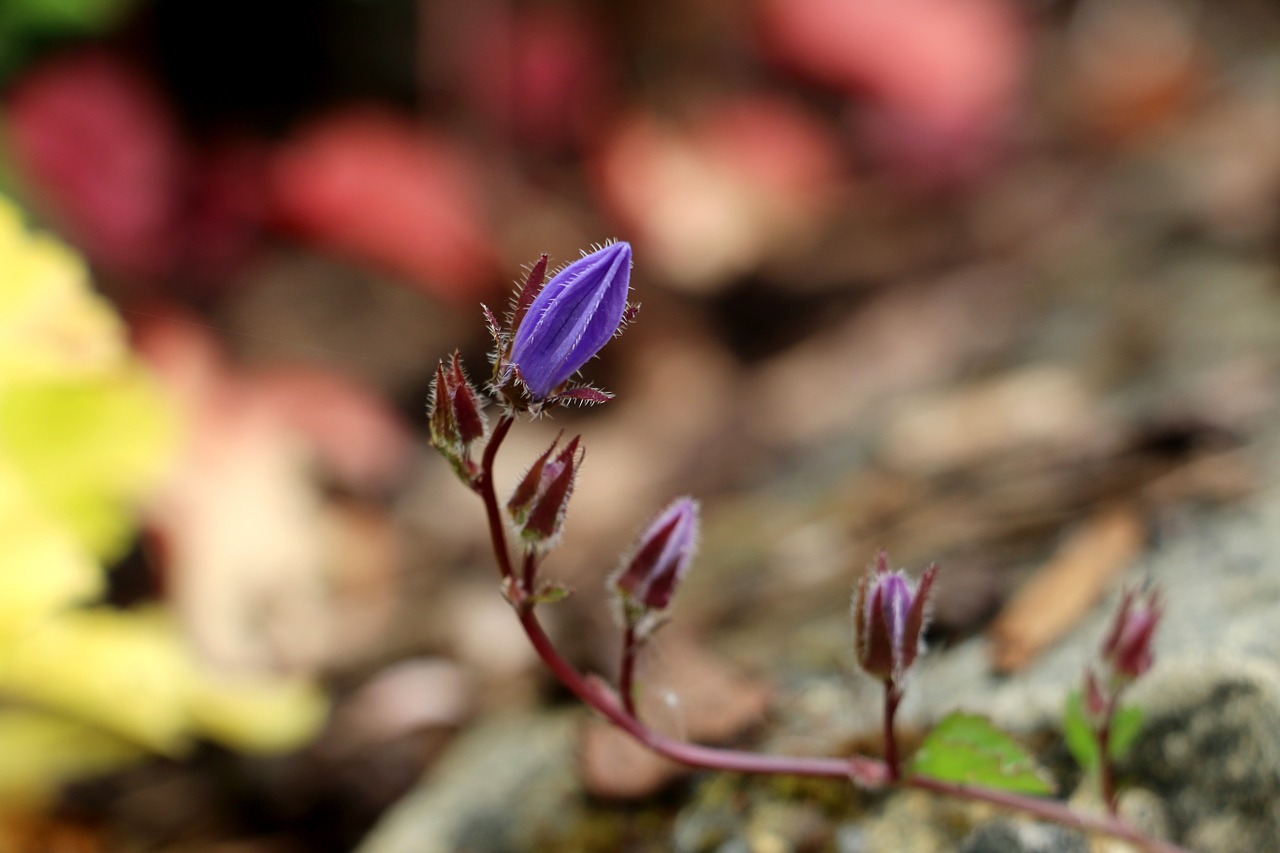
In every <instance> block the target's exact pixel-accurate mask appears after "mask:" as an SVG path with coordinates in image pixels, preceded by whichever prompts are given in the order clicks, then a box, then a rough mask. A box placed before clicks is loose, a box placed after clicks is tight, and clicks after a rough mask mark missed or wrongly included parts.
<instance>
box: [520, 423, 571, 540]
mask: <svg viewBox="0 0 1280 853" xmlns="http://www.w3.org/2000/svg"><path fill="white" fill-rule="evenodd" d="M561 435H563V433H561ZM559 443H560V436H556V440H555V441H553V442H552V443H551V446H550V447H548V448H547V449H546V451H544V452H543V454H542V455H541V456H539V457H538V458H537V459H536V460H534V463H533V464H532V465H531V466H529V470H528V471H526V472H525V475H524V477H522V478H521V479H520V482H519V484H517V486H516V488H515V491H514V492H513V493H512V494H511V499H510V500H508V501H507V511H508V512H510V513H511V519H512V521H513V522H514V523H515V526H516V528H517V530H518V531H519V533H520V536H521V538H522V539H524V540H525V541H526V543H528V544H530V545H534V546H539V547H546V546H549V545H550V544H551V543H552V542H553V541H554V540H555V539H556V537H558V536H559V534H560V529H561V527H562V526H563V525H564V518H565V514H566V513H567V512H568V508H569V498H570V497H571V496H572V494H573V484H574V479H575V478H576V477H577V474H578V466H579V465H580V464H581V463H582V456H583V454H582V452H581V450H580V443H581V436H574V438H573V440H572V441H570V442H569V443H568V444H567V445H565V446H564V447H563V448H561V449H560V450H559V452H557V447H558V445H559Z"/></svg>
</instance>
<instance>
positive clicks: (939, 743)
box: [910, 711, 1053, 794]
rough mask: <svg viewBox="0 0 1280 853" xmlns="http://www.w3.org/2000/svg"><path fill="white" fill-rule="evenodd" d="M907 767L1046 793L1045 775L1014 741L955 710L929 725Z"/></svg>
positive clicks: (934, 776) (1050, 788)
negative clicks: (928, 730)
mask: <svg viewBox="0 0 1280 853" xmlns="http://www.w3.org/2000/svg"><path fill="white" fill-rule="evenodd" d="M910 772H911V774H912V775H915V776H928V777H930V778H932V779H940V780H942V781H945V782H959V783H961V784H965V785H984V786H986V787H990V788H998V789H1000V790H1002V791H1017V792H1019V793H1024V794H1051V793H1053V785H1052V784H1051V783H1050V782H1049V779H1048V776H1047V774H1046V773H1045V772H1044V771H1043V770H1041V769H1040V767H1039V766H1038V765H1037V764H1036V762H1035V760H1034V759H1033V758H1032V757H1031V756H1030V755H1028V754H1027V752H1026V750H1024V749H1023V748H1022V747H1021V746H1020V745H1019V744H1018V742H1017V741H1015V740H1014V739H1013V738H1012V737H1010V736H1009V735H1007V734H1005V733H1004V732H1002V731H1000V730H999V729H997V728H996V727H995V726H993V725H991V722H990V721H989V720H987V719H985V718H983V717H980V716H978V715H976V714H966V713H962V712H959V711H957V712H955V713H953V714H950V715H948V716H947V717H946V718H945V719H944V720H943V721H942V722H940V723H938V725H937V726H936V727H935V728H934V730H933V731H932V732H930V733H929V736H928V737H927V738H925V741H924V743H923V744H922V745H921V746H920V749H919V750H917V752H916V754H915V757H914V758H913V759H912V760H911V767H910Z"/></svg>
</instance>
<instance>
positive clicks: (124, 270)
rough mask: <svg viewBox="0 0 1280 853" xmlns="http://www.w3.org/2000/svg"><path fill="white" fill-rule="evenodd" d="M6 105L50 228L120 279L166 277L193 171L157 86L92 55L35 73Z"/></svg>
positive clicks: (55, 61)
mask: <svg viewBox="0 0 1280 853" xmlns="http://www.w3.org/2000/svg"><path fill="white" fill-rule="evenodd" d="M5 106H6V113H7V115H6V118H7V128H8V136H9V139H10V143H11V146H12V150H13V156H14V160H15V162H16V164H17V165H18V166H19V168H20V169H21V170H22V172H23V173H24V174H25V175H27V176H29V179H30V181H31V184H32V189H33V191H34V192H35V194H36V195H37V197H38V199H39V201H40V202H41V205H42V206H43V207H44V208H45V211H46V213H47V215H48V216H49V217H50V219H51V220H53V222H54V223H55V224H56V225H57V226H58V227H59V228H60V229H61V230H62V231H63V232H64V233H65V234H66V235H67V236H68V237H69V238H70V239H71V240H72V241H73V242H75V243H76V244H77V245H79V246H80V247H81V248H83V249H84V250H85V252H86V253H87V254H88V255H89V256H90V257H91V258H92V259H93V260H94V261H95V262H96V263H98V264H100V265H102V266H103V267H104V268H106V269H108V270H109V271H111V272H113V273H116V274H119V275H124V276H130V277H133V276H138V277H152V276H156V275H158V274H161V273H163V272H165V271H167V270H168V269H169V267H170V265H171V264H172V262H173V242H172V238H173V226H174V223H175V221H176V207H175V205H176V199H177V194H176V188H177V186H178V184H179V182H180V181H181V179H182V175H183V171H184V168H185V165H184V162H183V152H182V145H181V142H180V140H179V139H178V136H177V132H176V130H175V128H174V124H173V120H172V118H171V116H170V115H169V113H168V110H167V109H166V107H165V105H164V103H163V102H162V101H161V99H160V97H159V95H158V94H157V93H156V92H155V91H154V90H153V88H152V87H151V85H150V83H149V81H147V79H146V78H145V77H143V76H142V75H141V74H140V73H139V72H137V71H136V70H134V69H133V68H131V67H130V66H129V65H127V64H126V63H125V62H124V61H122V60H120V59H118V58H116V57H113V56H111V55H110V54H108V53H105V52H102V51H98V50H83V51H78V52H75V53H66V54H60V55H58V56H55V57H53V58H52V59H50V60H48V61H46V62H44V63H42V64H40V65H37V66H35V67H34V68H33V69H32V70H30V71H28V72H27V73H26V74H25V75H23V76H22V77H21V78H20V79H19V80H18V81H17V82H16V83H15V84H14V86H13V88H12V89H11V90H10V92H9V94H8V97H7V98H6V101H5Z"/></svg>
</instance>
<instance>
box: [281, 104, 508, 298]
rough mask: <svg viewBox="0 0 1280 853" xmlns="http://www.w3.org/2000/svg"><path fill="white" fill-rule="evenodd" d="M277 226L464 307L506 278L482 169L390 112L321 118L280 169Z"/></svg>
mask: <svg viewBox="0 0 1280 853" xmlns="http://www.w3.org/2000/svg"><path fill="white" fill-rule="evenodd" d="M269 186H270V198H271V210H272V216H273V219H274V221H275V224H278V225H279V226H281V227H283V228H285V229H287V230H290V231H292V232H294V233H296V234H298V235H300V236H302V237H304V238H306V239H308V240H312V241H315V242H316V243H320V244H323V245H325V246H328V247H331V248H334V249H337V250H338V251H340V252H344V253H346V254H348V255H351V256H353V257H355V258H358V259H360V260H364V261H368V262H372V263H374V264H377V265H379V266H381V267H383V268H384V269H387V270H389V271H391V272H393V273H396V274H399V275H403V276H406V277H407V278H408V279H409V280H410V281H411V282H412V283H413V284H416V285H419V286H421V287H422V288H423V289H424V290H428V291H430V292H431V293H432V294H434V295H437V296H442V297H445V298H450V299H457V300H459V301H466V300H471V299H474V298H475V295H476V289H477V288H479V287H482V286H485V285H488V284H490V283H491V282H494V281H495V280H496V276H495V269H496V264H495V260H494V258H495V249H494V247H493V245H492V243H491V241H490V238H489V236H488V234H487V232H486V220H485V215H484V210H483V197H482V190H481V176H480V172H479V169H478V168H477V167H476V166H475V164H474V163H473V162H472V161H471V160H470V159H469V158H468V157H467V156H466V155H465V153H464V152H463V151H462V150H461V149H460V147H459V146H458V145H457V144H456V143H454V142H453V141H452V140H450V139H448V138H446V137H445V136H443V135H441V134H438V133H434V132H432V131H429V130H426V129H424V128H420V127H417V126H415V125H413V124H411V123H410V122H408V121H405V120H403V119H400V118H397V117H396V116H393V115H391V114H388V113H383V112H377V111H373V110H362V111H351V112H347V113H340V114H335V115H331V116H329V117H326V118H323V119H320V120H318V121H317V122H316V123H315V124H313V125H312V126H310V127H309V128H307V129H305V130H304V131H303V132H302V133H301V134H299V135H298V136H297V137H296V138H295V139H294V140H293V141H292V142H290V143H287V144H286V145H284V146H282V147H281V148H280V149H278V150H277V151H276V152H275V154H274V155H273V157H272V161H271V164H270V183H269Z"/></svg>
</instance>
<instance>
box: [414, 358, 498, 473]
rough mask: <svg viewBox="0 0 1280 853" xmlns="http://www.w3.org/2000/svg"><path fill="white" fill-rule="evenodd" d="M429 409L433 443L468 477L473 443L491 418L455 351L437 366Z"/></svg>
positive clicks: (479, 436)
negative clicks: (485, 412) (446, 363)
mask: <svg viewBox="0 0 1280 853" xmlns="http://www.w3.org/2000/svg"><path fill="white" fill-rule="evenodd" d="M428 411H429V414H430V424H431V444H432V446H433V447H435V448H436V449H437V450H439V451H440V453H441V454H442V455H443V456H444V457H445V458H446V459H448V460H449V462H450V464H452V465H453V466H454V469H455V470H457V471H458V474H459V476H461V477H463V478H464V479H467V478H469V477H470V476H471V475H472V474H473V473H474V472H473V471H472V470H471V468H472V465H471V460H470V452H471V445H472V444H474V443H475V442H477V441H479V440H480V439H482V438H484V435H485V432H486V431H487V430H488V421H487V420H486V419H485V415H484V409H483V407H482V406H481V405H480V399H479V395H477V394H476V390H475V388H474V387H472V385H471V382H470V380H468V379H467V375H466V373H465V372H464V371H463V369H462V358H461V356H460V355H459V354H458V352H457V351H456V350H455V351H454V353H453V355H452V357H451V358H450V360H449V365H448V366H447V367H446V366H445V363H444V362H443V361H441V362H440V364H438V365H437V366H436V379H435V384H434V386H433V388H432V393H431V402H430V404H429V405H428Z"/></svg>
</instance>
